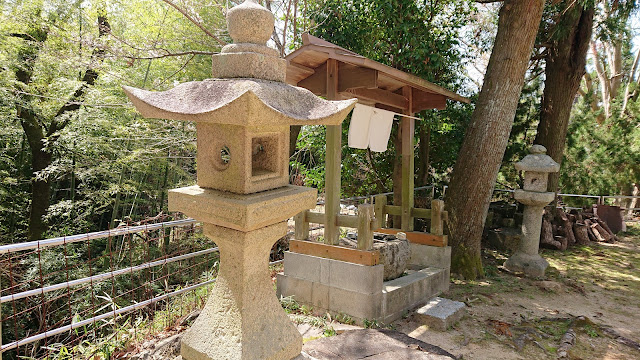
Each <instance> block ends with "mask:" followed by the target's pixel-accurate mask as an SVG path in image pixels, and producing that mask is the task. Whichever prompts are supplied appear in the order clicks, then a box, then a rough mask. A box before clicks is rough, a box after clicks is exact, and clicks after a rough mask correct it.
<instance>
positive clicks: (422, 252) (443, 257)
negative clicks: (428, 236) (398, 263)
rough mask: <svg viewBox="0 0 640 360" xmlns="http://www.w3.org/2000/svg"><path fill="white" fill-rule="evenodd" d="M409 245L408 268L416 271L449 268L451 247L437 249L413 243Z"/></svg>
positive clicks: (436, 247)
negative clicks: (416, 269) (428, 268)
mask: <svg viewBox="0 0 640 360" xmlns="http://www.w3.org/2000/svg"><path fill="white" fill-rule="evenodd" d="M410 245H411V257H410V258H409V266H410V267H412V268H418V269H422V268H427V267H434V268H438V269H449V268H451V246H445V247H439V246H429V245H422V244H414V243H410Z"/></svg>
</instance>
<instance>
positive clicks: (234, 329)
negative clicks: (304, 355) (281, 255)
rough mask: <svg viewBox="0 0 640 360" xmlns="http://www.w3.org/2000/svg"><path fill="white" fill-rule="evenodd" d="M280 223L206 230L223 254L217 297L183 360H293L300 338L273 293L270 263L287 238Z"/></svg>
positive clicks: (185, 343)
mask: <svg viewBox="0 0 640 360" xmlns="http://www.w3.org/2000/svg"><path fill="white" fill-rule="evenodd" d="M286 230H287V224H286V223H284V222H282V223H279V224H275V225H271V226H268V227H265V228H262V229H259V230H255V231H250V232H241V231H236V230H232V229H228V228H223V227H219V226H215V225H211V224H206V223H205V224H204V233H205V235H207V236H208V237H209V238H211V240H213V241H214V242H215V243H216V244H217V245H218V247H219V248H220V273H219V274H218V278H217V281H216V285H215V287H214V289H213V293H212V294H211V296H210V297H209V300H208V302H207V304H206V306H205V307H204V309H203V310H202V312H201V314H200V316H198V319H197V320H196V321H195V323H194V324H193V326H192V327H191V328H190V329H189V330H188V331H187V332H186V333H185V335H184V337H183V339H182V348H181V355H182V357H183V359H185V360H223V359H226V360H267V359H268V360H290V359H291V358H294V357H296V356H298V355H299V354H300V351H301V350H302V336H301V335H300V333H299V332H298V330H297V329H296V327H295V326H294V325H293V324H292V323H291V321H290V320H289V317H288V316H287V314H286V313H285V312H284V310H283V309H282V307H281V306H280V303H279V301H278V298H276V297H275V296H274V295H275V294H274V293H273V287H272V285H271V279H270V275H269V267H268V259H269V252H270V250H271V246H272V244H273V243H274V242H275V241H276V240H277V239H278V238H279V237H281V236H282V234H284V233H286Z"/></svg>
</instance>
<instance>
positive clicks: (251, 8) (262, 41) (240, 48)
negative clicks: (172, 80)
mask: <svg viewBox="0 0 640 360" xmlns="http://www.w3.org/2000/svg"><path fill="white" fill-rule="evenodd" d="M274 24H275V17H274V16H273V14H272V13H271V11H269V10H268V9H266V8H264V7H262V6H261V5H260V4H258V3H257V2H256V1H255V0H246V1H245V2H243V3H242V4H240V5H238V6H235V7H233V8H231V9H229V11H228V12H227V29H228V30H229V35H231V38H232V39H233V41H234V43H233V44H228V45H225V46H224V47H223V48H222V50H221V51H220V54H217V55H213V61H212V62H213V74H212V75H213V77H214V78H219V79H231V78H253V79H262V80H271V81H278V82H284V81H285V79H286V77H287V61H286V60H285V59H282V58H280V54H278V52H277V51H276V50H274V49H272V48H270V47H268V46H267V45H266V44H267V41H269V38H270V37H271V34H272V33H273V26H274Z"/></svg>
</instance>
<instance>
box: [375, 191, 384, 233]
mask: <svg viewBox="0 0 640 360" xmlns="http://www.w3.org/2000/svg"><path fill="white" fill-rule="evenodd" d="M373 204H374V205H373V209H374V215H375V217H376V224H375V226H374V228H376V229H380V228H383V227H386V226H387V222H386V221H385V219H386V217H387V214H385V212H384V207H385V206H387V195H376V196H375V197H374V202H373Z"/></svg>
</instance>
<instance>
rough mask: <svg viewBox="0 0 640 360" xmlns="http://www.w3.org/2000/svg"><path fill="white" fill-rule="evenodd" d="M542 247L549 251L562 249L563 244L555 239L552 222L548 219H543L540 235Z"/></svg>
mask: <svg viewBox="0 0 640 360" xmlns="http://www.w3.org/2000/svg"><path fill="white" fill-rule="evenodd" d="M540 246H542V247H546V248H549V249H556V250H557V249H560V248H561V247H562V244H561V243H559V242H558V241H556V240H554V238H553V229H552V226H551V222H550V221H549V220H547V218H546V217H544V218H543V219H542V232H541V234H540Z"/></svg>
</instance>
